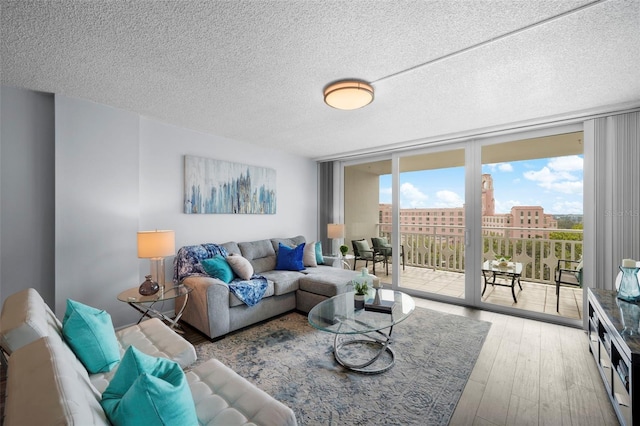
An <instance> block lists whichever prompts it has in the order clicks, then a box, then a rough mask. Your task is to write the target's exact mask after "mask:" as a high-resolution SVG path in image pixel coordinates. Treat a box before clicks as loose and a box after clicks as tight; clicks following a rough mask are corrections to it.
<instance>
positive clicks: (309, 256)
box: [302, 241, 318, 267]
mask: <svg viewBox="0 0 640 426" xmlns="http://www.w3.org/2000/svg"><path fill="white" fill-rule="evenodd" d="M302 263H303V264H304V266H312V267H315V266H318V261H317V260H316V242H315V241H313V242H310V243H307V244H306V245H305V246H304V252H303V253H302Z"/></svg>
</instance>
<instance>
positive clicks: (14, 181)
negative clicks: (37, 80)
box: [0, 87, 54, 304]
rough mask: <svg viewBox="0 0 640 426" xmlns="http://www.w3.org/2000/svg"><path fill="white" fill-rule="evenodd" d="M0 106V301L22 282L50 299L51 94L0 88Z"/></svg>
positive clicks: (51, 274) (52, 278) (52, 267)
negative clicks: (0, 246)
mask: <svg viewBox="0 0 640 426" xmlns="http://www.w3.org/2000/svg"><path fill="white" fill-rule="evenodd" d="M0 111H1V112H0V117H1V121H2V125H1V129H2V130H1V132H0V135H1V136H0V141H1V143H0V152H1V154H0V160H1V163H0V183H1V185H0V217H1V219H2V220H1V222H0V236H1V237H0V244H1V245H2V248H3V250H2V256H1V264H0V265H1V268H0V304H1V303H4V299H5V298H6V297H7V296H9V295H11V294H13V293H15V292H17V291H19V290H21V289H23V288H27V287H33V288H35V289H37V290H38V291H39V292H40V294H41V295H42V297H43V299H44V300H45V301H47V303H51V304H53V302H54V285H53V283H54V261H53V256H52V252H53V247H54V216H53V211H54V158H53V156H54V136H53V129H54V104H53V95H51V94H46V93H40V92H33V91H30V90H23V89H16V88H13V87H2V98H1V102H0Z"/></svg>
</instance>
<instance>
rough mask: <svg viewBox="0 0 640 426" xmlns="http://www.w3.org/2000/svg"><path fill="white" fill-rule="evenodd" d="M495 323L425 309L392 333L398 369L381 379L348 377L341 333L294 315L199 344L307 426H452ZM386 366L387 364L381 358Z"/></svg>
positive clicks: (200, 350)
mask: <svg viewBox="0 0 640 426" xmlns="http://www.w3.org/2000/svg"><path fill="white" fill-rule="evenodd" d="M490 326H491V324H490V323H488V322H485V321H477V320H474V319H470V318H466V317H461V316H458V315H452V314H445V313H441V312H436V311H432V310H428V309H423V308H416V310H415V312H414V313H413V314H412V315H411V316H410V317H409V318H408V319H406V320H405V321H404V322H401V323H400V324H398V325H396V326H395V327H394V329H393V333H392V335H391V337H392V339H393V343H392V347H393V349H394V351H395V353H396V363H395V366H394V367H392V368H391V369H390V370H388V371H386V372H384V373H382V374H377V375H363V374H359V373H355V372H351V371H347V370H346V369H345V368H344V367H342V366H341V365H339V364H338V363H337V362H336V361H335V359H334V357H333V338H334V335H333V334H330V333H327V332H323V331H320V330H316V329H314V328H313V327H311V326H310V325H309V323H308V321H307V317H306V316H304V315H301V314H299V313H290V314H287V315H284V316H281V317H278V318H275V319H273V320H271V321H268V322H266V323H263V324H260V325H256V326H253V327H250V328H247V329H245V330H242V331H239V332H237V333H233V334H230V335H228V336H227V337H225V338H224V339H222V340H219V341H217V342H205V343H201V344H198V345H196V351H197V354H198V360H199V361H198V362H204V361H206V360H208V359H209V358H212V357H215V358H217V359H219V360H220V361H221V362H223V363H224V364H226V365H227V366H229V367H230V368H232V369H233V370H235V371H236V372H237V373H238V374H240V375H241V376H242V377H244V378H246V379H247V380H249V381H250V382H252V383H253V384H255V385H256V386H258V387H259V388H260V389H262V390H264V391H266V392H267V393H268V394H270V395H271V396H273V397H274V398H276V399H278V400H279V401H281V402H283V403H284V404H286V405H287V406H289V407H291V408H292V409H293V411H294V412H295V414H296V418H297V420H298V424H299V425H301V426H303V425H447V424H449V420H450V418H451V415H452V414H453V411H454V410H455V407H456V404H457V403H458V400H459V399H460V395H461V394H462V390H463V389H464V387H465V384H466V382H467V379H468V378H469V375H470V374H471V371H472V370H473V367H474V365H475V362H476V359H477V357H478V354H479V353H480V349H481V348H482V345H483V343H484V340H485V337H486V336H487V333H488V331H489V328H490ZM381 362H385V360H381Z"/></svg>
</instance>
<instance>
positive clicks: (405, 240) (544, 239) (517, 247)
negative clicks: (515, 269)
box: [380, 225, 582, 284]
mask: <svg viewBox="0 0 640 426" xmlns="http://www.w3.org/2000/svg"><path fill="white" fill-rule="evenodd" d="M443 228H444V231H443ZM380 229H381V231H380V235H381V236H383V237H387V238H389V237H390V233H389V232H384V231H382V229H383V227H382V226H380ZM431 229H433V227H432V228H431ZM438 230H440V232H438ZM482 230H483V234H485V235H483V237H482V242H483V258H482V260H483V262H484V261H485V260H493V259H499V258H500V257H503V256H504V257H508V258H510V259H511V261H512V262H520V263H522V265H523V268H522V279H523V280H525V281H532V282H539V283H545V284H555V281H554V271H555V268H556V266H557V264H558V260H559V259H563V260H579V259H581V258H582V230H581V229H543V228H535V229H532V228H515V227H508V228H493V227H491V228H482ZM554 233H556V235H558V234H562V235H563V236H564V237H565V238H572V239H554V238H549V237H550V236H554ZM520 234H522V235H527V237H526V238H524V237H514V235H520ZM530 235H532V236H530ZM573 238H575V239H573ZM464 240H465V239H464V227H461V226H452V225H449V226H446V227H442V226H440V227H438V228H436V230H435V231H434V232H431V233H411V232H402V233H401V243H402V244H403V245H404V251H405V265H406V266H413V267H418V268H430V269H434V270H447V271H452V272H460V273H463V272H464V271H465V244H464Z"/></svg>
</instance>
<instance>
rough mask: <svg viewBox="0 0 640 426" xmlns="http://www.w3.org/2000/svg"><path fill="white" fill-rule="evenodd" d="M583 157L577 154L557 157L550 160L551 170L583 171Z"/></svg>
mask: <svg viewBox="0 0 640 426" xmlns="http://www.w3.org/2000/svg"><path fill="white" fill-rule="evenodd" d="M582 165H583V159H582V157H578V156H577V155H568V156H566V157H556V158H552V159H550V160H549V163H548V166H549V168H550V169H551V170H555V171H566V172H576V171H580V172H581V171H582Z"/></svg>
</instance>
